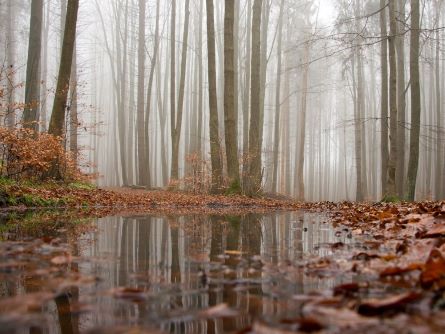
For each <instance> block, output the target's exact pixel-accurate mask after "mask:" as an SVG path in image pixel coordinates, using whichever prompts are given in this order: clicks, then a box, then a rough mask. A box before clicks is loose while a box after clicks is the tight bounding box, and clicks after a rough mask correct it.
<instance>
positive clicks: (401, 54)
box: [395, 0, 406, 198]
mask: <svg viewBox="0 0 445 334" xmlns="http://www.w3.org/2000/svg"><path fill="white" fill-rule="evenodd" d="M397 2H398V13H399V15H398V18H397V22H398V29H397V37H396V41H395V43H396V51H397V117H398V127H397V145H398V147H399V150H398V151H397V154H398V157H397V166H396V189H397V195H398V196H399V198H402V197H403V196H404V189H403V188H404V185H405V123H406V120H405V118H406V117H405V109H406V97H405V34H404V33H403V30H404V29H405V0H399V1H397Z"/></svg>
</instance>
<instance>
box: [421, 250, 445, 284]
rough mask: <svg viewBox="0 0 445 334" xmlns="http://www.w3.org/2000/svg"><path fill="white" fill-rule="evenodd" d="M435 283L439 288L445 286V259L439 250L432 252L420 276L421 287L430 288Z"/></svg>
mask: <svg viewBox="0 0 445 334" xmlns="http://www.w3.org/2000/svg"><path fill="white" fill-rule="evenodd" d="M435 283H437V284H439V287H444V286H445V258H444V257H443V255H442V253H441V252H440V251H439V250H438V249H437V248H435V249H433V250H432V251H431V253H430V256H429V258H428V260H427V261H426V264H425V268H424V270H423V272H422V274H420V285H421V286H422V287H423V288H425V289H427V288H430V287H431V286H432V285H433V284H435Z"/></svg>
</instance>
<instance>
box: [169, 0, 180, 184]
mask: <svg viewBox="0 0 445 334" xmlns="http://www.w3.org/2000/svg"><path fill="white" fill-rule="evenodd" d="M171 4H172V5H171V6H172V8H171V23H170V110H171V111H170V123H171V124H170V131H171V140H172V161H171V179H172V180H178V178H179V168H178V157H177V156H176V155H177V154H179V152H176V151H175V148H174V145H175V139H176V138H175V128H176V0H172V2H171Z"/></svg>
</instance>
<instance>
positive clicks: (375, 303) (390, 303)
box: [358, 292, 421, 316]
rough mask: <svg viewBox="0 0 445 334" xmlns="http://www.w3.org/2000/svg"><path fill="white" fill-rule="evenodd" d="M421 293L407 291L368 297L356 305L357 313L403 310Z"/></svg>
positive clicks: (366, 313) (374, 313)
mask: <svg viewBox="0 0 445 334" xmlns="http://www.w3.org/2000/svg"><path fill="white" fill-rule="evenodd" d="M420 298H421V295H420V294H419V293H416V292H408V293H404V294H401V295H396V296H391V297H388V298H384V299H368V300H365V301H364V302H363V303H362V304H360V306H359V307H358V313H360V314H361V315H366V316H376V315H381V314H383V313H388V312H389V313H397V312H401V311H404V310H405V309H406V307H407V306H408V305H409V304H411V303H413V302H416V301H418V300H419V299H420Z"/></svg>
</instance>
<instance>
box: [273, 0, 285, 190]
mask: <svg viewBox="0 0 445 334" xmlns="http://www.w3.org/2000/svg"><path fill="white" fill-rule="evenodd" d="M283 13H284V0H281V5H280V16H279V18H278V46H277V83H276V91H275V130H274V143H273V145H274V147H273V175H272V192H276V191H277V184H278V151H279V149H280V116H281V115H280V113H281V67H282V66H281V63H282V55H281V53H282V42H283Z"/></svg>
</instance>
